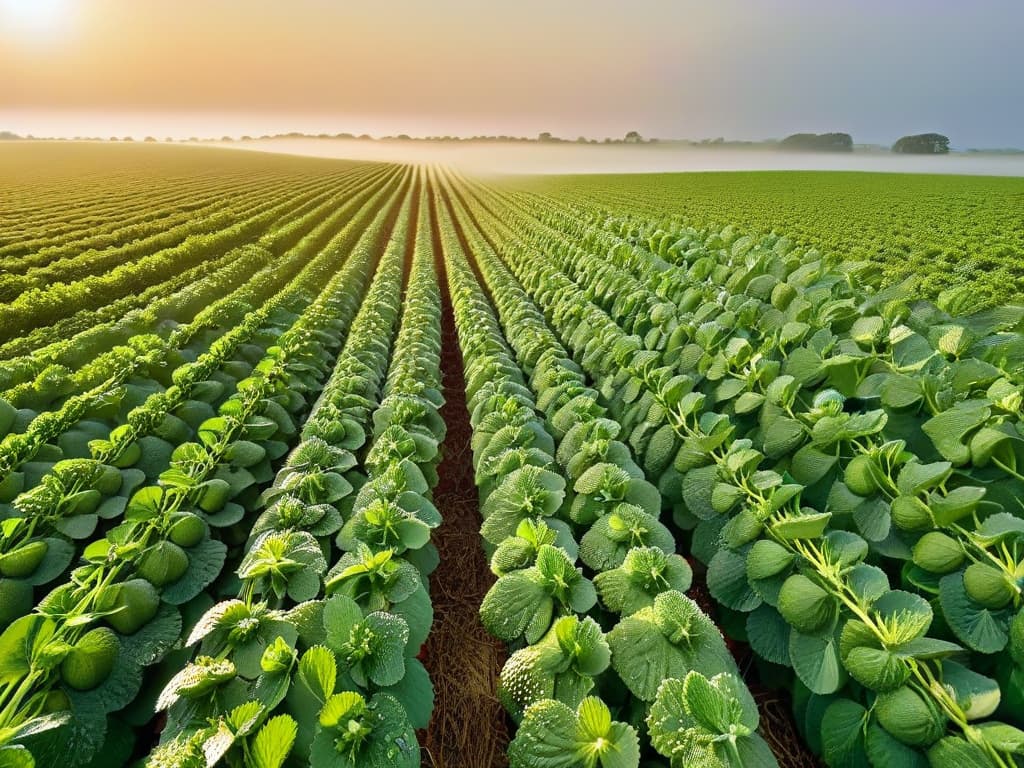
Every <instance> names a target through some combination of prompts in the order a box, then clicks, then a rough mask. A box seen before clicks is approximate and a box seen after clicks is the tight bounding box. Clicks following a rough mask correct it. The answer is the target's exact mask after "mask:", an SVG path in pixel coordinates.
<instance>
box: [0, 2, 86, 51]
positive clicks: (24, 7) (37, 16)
mask: <svg viewBox="0 0 1024 768" xmlns="http://www.w3.org/2000/svg"><path fill="white" fill-rule="evenodd" d="M73 13H74V3H73V2H71V0H0V40H5V41H9V42H11V43H16V42H19V41H20V42H39V41H47V40H54V39H57V38H59V37H61V36H63V35H64V33H65V32H66V31H67V29H68V27H69V26H70V22H71V16H72V14H73Z"/></svg>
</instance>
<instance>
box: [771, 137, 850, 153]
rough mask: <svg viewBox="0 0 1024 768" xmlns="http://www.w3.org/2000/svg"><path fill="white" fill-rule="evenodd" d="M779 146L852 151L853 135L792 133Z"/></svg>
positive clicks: (811, 149)
mask: <svg viewBox="0 0 1024 768" xmlns="http://www.w3.org/2000/svg"><path fill="white" fill-rule="evenodd" d="M779 148H780V149H796V150H800V151H802V152H853V137H852V136H851V135H850V134H848V133H794V134H793V135H792V136H787V137H786V138H784V139H783V140H782V141H780V142H779Z"/></svg>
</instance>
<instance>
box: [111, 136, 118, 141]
mask: <svg viewBox="0 0 1024 768" xmlns="http://www.w3.org/2000/svg"><path fill="white" fill-rule="evenodd" d="M110 141H120V139H119V138H117V136H111V137H110Z"/></svg>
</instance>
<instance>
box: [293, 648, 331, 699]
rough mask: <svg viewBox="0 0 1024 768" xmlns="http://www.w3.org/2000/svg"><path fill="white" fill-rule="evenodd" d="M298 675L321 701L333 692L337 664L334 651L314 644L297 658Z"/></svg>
mask: <svg viewBox="0 0 1024 768" xmlns="http://www.w3.org/2000/svg"><path fill="white" fill-rule="evenodd" d="M299 677H300V678H301V679H302V681H303V682H304V683H305V684H306V687H307V688H308V689H309V690H310V692H311V693H312V694H313V695H314V696H316V697H317V698H318V699H319V700H320V702H321V703H323V702H326V701H327V699H329V698H330V697H331V696H332V695H333V694H334V688H335V685H336V680H337V677H338V665H337V662H336V660H335V658H334V653H333V652H332V651H331V650H330V649H329V648H327V647H326V646H323V645H314V646H313V647H312V648H310V649H309V650H307V651H306V652H305V653H304V654H302V658H301V659H300V660H299Z"/></svg>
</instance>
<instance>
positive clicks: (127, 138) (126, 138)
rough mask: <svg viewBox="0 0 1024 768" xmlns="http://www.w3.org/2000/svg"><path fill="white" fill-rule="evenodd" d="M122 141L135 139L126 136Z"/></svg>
mask: <svg viewBox="0 0 1024 768" xmlns="http://www.w3.org/2000/svg"><path fill="white" fill-rule="evenodd" d="M121 141H135V139H133V138H132V137H131V136H125V137H124V138H123V139H121Z"/></svg>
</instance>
